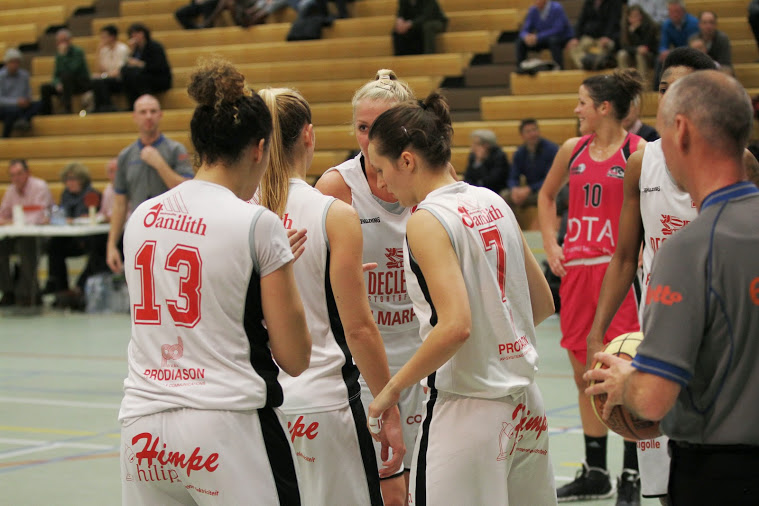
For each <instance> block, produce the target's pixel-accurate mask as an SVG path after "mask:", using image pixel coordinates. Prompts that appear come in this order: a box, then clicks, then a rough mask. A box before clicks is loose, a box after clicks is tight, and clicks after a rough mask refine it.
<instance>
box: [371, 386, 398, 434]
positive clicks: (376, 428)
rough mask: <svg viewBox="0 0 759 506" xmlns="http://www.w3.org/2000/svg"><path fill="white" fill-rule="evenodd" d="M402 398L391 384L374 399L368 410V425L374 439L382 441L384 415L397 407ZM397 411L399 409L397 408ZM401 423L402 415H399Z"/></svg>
mask: <svg viewBox="0 0 759 506" xmlns="http://www.w3.org/2000/svg"><path fill="white" fill-rule="evenodd" d="M400 398H401V394H400V392H396V391H395V390H394V389H393V388H392V387H391V386H390V384H387V385H385V388H383V389H382V391H381V392H380V393H379V395H378V396H377V397H375V398H374V400H373V401H372V403H371V404H369V409H368V413H369V416H368V420H367V425H368V426H369V432H371V433H372V437H373V438H374V439H375V440H377V441H380V442H381V441H382V438H381V437H380V434H381V431H382V423H383V420H384V418H383V417H384V415H385V412H386V411H387V410H389V409H390V408H392V407H395V406H396V405H397V404H398V400H399V399H400ZM395 409H396V411H397V410H398V408H397V407H396V408H395ZM398 417H399V418H398V420H399V421H400V414H399V415H398Z"/></svg>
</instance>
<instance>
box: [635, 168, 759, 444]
mask: <svg viewBox="0 0 759 506" xmlns="http://www.w3.org/2000/svg"><path fill="white" fill-rule="evenodd" d="M757 216H759V189H757V187H756V186H754V185H753V184H752V183H749V182H743V183H738V184H735V185H731V186H728V187H725V188H722V189H721V190H718V191H716V192H714V193H712V194H710V195H709V196H708V197H707V198H706V199H705V200H704V201H703V203H702V204H701V211H700V214H699V215H698V217H697V218H696V219H695V220H693V221H692V222H691V223H690V224H689V225H688V226H687V227H685V228H684V229H683V230H681V231H680V232H678V233H677V234H675V235H674V236H672V238H670V239H667V241H666V242H665V243H664V245H663V246H662V248H661V249H660V250H659V252H658V253H657V254H656V258H655V259H654V266H653V273H652V275H651V282H650V284H649V286H648V293H647V295H646V301H647V306H646V311H645V315H644V318H643V331H644V335H645V339H644V340H643V342H642V343H641V345H640V347H639V348H638V354H637V356H636V357H635V359H634V360H633V366H635V367H636V368H637V369H639V370H641V371H644V372H647V373H651V374H655V375H657V376H660V377H662V378H666V379H668V380H670V381H674V382H676V383H678V384H679V385H680V386H681V387H682V389H681V391H680V395H679V396H678V397H677V400H676V402H675V405H674V407H673V408H672V409H671V410H670V412H669V413H668V414H667V415H666V416H665V417H664V419H663V420H662V425H661V426H662V430H663V431H664V433H665V434H667V435H668V436H669V437H670V438H672V439H673V440H675V441H683V442H688V443H695V444H722V445H732V444H748V445H759V405H757V401H759V227H757V221H756V220H757Z"/></svg>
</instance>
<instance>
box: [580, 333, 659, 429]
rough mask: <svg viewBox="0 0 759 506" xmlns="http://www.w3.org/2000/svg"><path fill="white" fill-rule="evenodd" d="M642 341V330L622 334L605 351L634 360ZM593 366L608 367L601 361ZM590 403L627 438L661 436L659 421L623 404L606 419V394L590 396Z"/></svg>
mask: <svg viewBox="0 0 759 506" xmlns="http://www.w3.org/2000/svg"><path fill="white" fill-rule="evenodd" d="M642 341H643V333H642V332H630V333H628V334H622V335H621V336H617V337H615V338H614V339H612V340H611V342H609V344H607V345H606V348H605V349H604V351H605V352H606V353H609V354H611V355H615V356H617V357H621V358H624V359H625V360H630V361H632V359H633V358H634V357H635V353H636V352H637V350H638V345H639V344H640V343H641V342H642ZM593 368H594V369H602V368H603V369H606V366H605V365H603V364H602V363H600V362H595V363H594V364H593ZM594 383H596V382H595V381H591V384H594ZM590 404H591V406H593V412H595V414H596V416H597V417H598V419H599V420H601V422H603V424H604V425H606V426H607V427H608V428H609V429H610V430H612V431H614V432H616V433H617V434H619V435H620V436H622V437H623V438H625V439H631V440H635V441H641V440H645V439H653V438H655V437H659V436H661V431H660V430H659V422H652V421H650V420H643V419H641V418H638V417H637V416H635V415H633V414H632V413H630V411H628V409H627V408H625V407H623V406H614V409H612V411H611V415H609V419H608V420H604V419H603V418H602V417H601V413H603V409H604V404H606V394H600V395H592V396H591V397H590Z"/></svg>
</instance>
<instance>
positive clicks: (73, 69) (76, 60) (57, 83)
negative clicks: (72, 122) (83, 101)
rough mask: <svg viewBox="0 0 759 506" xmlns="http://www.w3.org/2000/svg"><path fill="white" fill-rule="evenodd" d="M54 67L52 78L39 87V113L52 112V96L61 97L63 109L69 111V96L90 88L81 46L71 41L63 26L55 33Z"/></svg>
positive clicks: (88, 73)
mask: <svg viewBox="0 0 759 506" xmlns="http://www.w3.org/2000/svg"><path fill="white" fill-rule="evenodd" d="M55 47H56V53H55V68H54V70H53V80H52V81H51V82H49V83H45V84H43V85H42V86H41V87H40V96H41V98H42V109H41V110H40V114H52V112H53V96H60V97H61V104H62V106H63V111H64V112H66V113H69V114H70V113H71V98H72V97H73V95H75V94H79V93H84V92H85V91H88V90H89V89H90V71H89V69H88V68H87V59H86V58H85V56H84V51H83V50H82V48H80V47H78V46H75V45H73V44H72V43H71V32H69V31H68V30H66V29H65V28H63V29H61V30H58V32H56V34H55Z"/></svg>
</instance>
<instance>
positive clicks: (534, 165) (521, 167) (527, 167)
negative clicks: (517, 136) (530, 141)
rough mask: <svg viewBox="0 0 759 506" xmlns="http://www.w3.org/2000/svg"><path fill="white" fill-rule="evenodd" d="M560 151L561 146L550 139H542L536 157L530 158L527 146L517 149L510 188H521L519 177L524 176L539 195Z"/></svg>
mask: <svg viewBox="0 0 759 506" xmlns="http://www.w3.org/2000/svg"><path fill="white" fill-rule="evenodd" d="M558 151H559V146H557V145H556V144H554V143H553V142H551V141H549V140H548V139H544V138H542V137H541V138H540V141H538V145H537V146H536V147H535V156H534V157H530V153H529V151H528V149H527V146H525V145H524V144H522V145H521V146H519V148H517V152H516V153H514V157H513V159H512V167H511V175H510V176H509V188H514V187H515V186H519V177H520V176H524V177H525V179H526V180H527V186H529V187H530V188H531V189H532V191H533V193H537V192H538V191H539V190H540V188H541V186H543V181H544V180H545V178H546V175H548V171H549V170H550V168H551V164H552V163H553V159H554V157H555V156H556V153H557V152H558Z"/></svg>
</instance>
